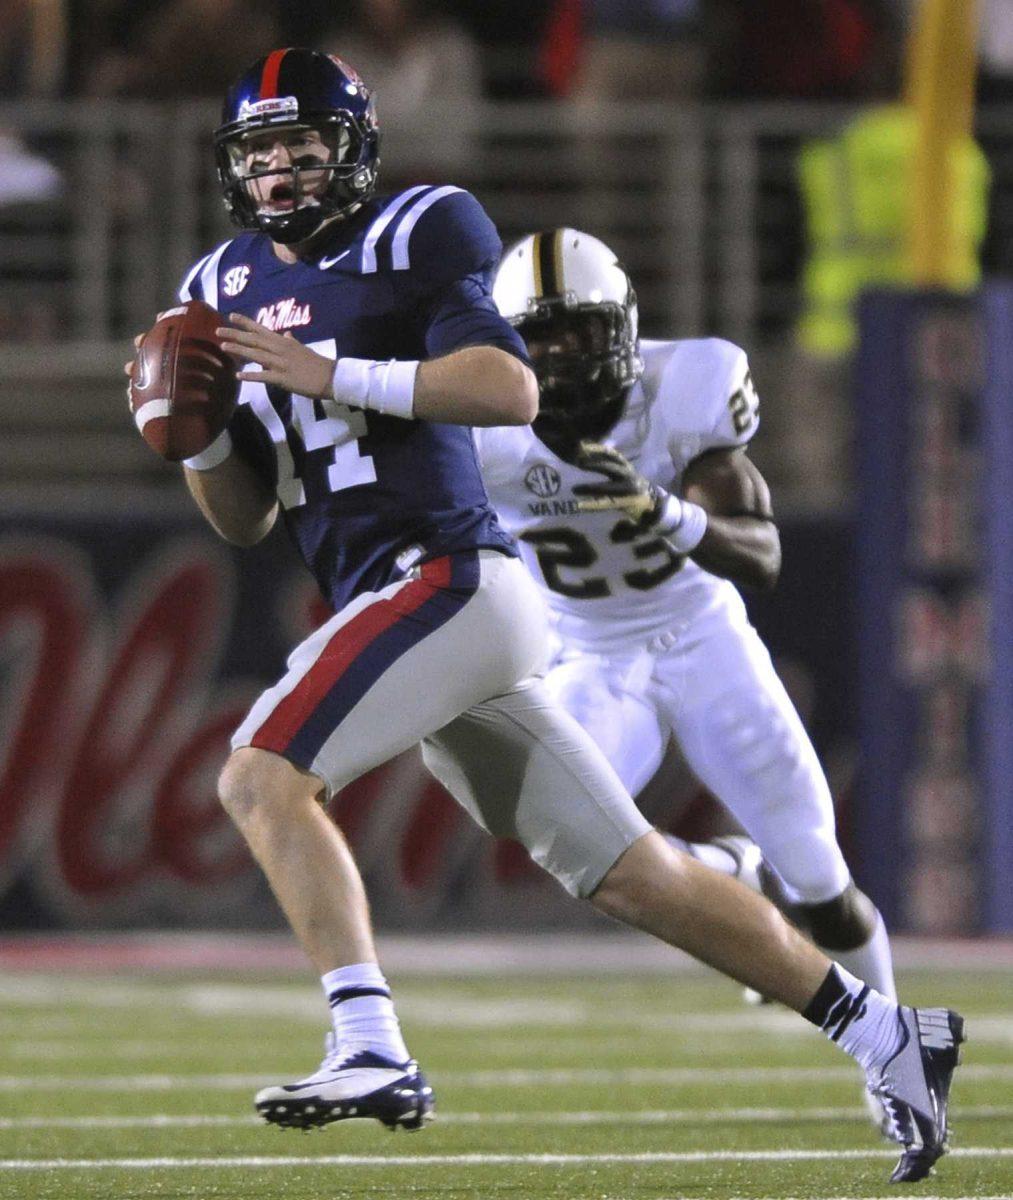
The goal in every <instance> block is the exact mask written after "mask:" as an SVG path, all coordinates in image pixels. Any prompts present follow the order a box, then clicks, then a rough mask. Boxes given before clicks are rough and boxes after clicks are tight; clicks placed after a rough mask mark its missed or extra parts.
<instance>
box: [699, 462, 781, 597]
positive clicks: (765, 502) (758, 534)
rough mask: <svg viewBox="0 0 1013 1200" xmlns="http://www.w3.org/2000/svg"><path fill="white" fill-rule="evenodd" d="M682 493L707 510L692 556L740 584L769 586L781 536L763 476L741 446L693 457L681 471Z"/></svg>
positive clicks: (777, 562)
mask: <svg viewBox="0 0 1013 1200" xmlns="http://www.w3.org/2000/svg"><path fill="white" fill-rule="evenodd" d="M682 495H683V498H684V499H686V500H689V501H690V502H691V503H694V504H699V505H700V507H701V508H702V509H704V510H705V511H706V512H707V514H708V517H707V529H706V532H705V533H704V535H703V537H702V538H701V540H700V543H699V545H698V546H697V547H696V549H695V550H694V551H693V554H692V557H693V559H694V561H695V562H697V563H699V565H700V566H701V567H703V568H704V570H706V571H710V572H711V574H712V575H720V576H721V577H722V578H724V579H730V580H732V582H733V583H737V584H742V585H743V586H745V587H753V588H762V589H770V588H772V587H774V585H775V584H776V583H777V579H778V575H779V574H780V571H781V539H780V536H779V534H778V531H777V526H776V525H775V524H774V513H773V509H772V507H771V503H770V489H769V487H768V486H767V481H766V480H765V479H764V478H763V476H762V475H761V474H760V472H759V470H758V469H757V467H756V465H755V463H753V461H752V460H751V459H750V458H749V457H748V455H747V454H746V452H745V449H744V448H743V447H740V446H736V447H734V448H731V449H728V450H712V451H709V452H708V453H707V454H702V455H700V457H699V458H696V459H694V460H693V462H691V463H690V464H689V466H688V467H687V468H686V471H685V473H684V474H683V479H682Z"/></svg>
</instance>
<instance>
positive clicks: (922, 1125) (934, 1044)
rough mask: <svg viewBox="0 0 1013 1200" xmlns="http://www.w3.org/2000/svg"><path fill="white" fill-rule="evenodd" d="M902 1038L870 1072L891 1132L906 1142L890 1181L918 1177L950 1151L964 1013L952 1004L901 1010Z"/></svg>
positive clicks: (914, 1180) (870, 1081) (870, 1082)
mask: <svg viewBox="0 0 1013 1200" xmlns="http://www.w3.org/2000/svg"><path fill="white" fill-rule="evenodd" d="M897 1011H898V1019H899V1021H900V1023H901V1031H902V1041H901V1045H900V1048H899V1049H898V1050H897V1052H896V1053H895V1054H894V1055H893V1057H892V1058H891V1059H890V1060H889V1061H888V1062H887V1063H886V1064H885V1065H884V1066H883V1067H880V1068H873V1069H872V1070H870V1071H869V1072H868V1073H867V1085H868V1089H869V1091H870V1092H871V1093H872V1095H873V1096H875V1097H877V1098H878V1099H879V1100H880V1101H881V1103H882V1105H883V1110H884V1113H885V1116H886V1120H887V1130H886V1132H887V1134H888V1136H889V1137H890V1138H891V1139H892V1140H893V1141H895V1142H898V1143H899V1144H900V1145H901V1146H903V1151H902V1153H901V1156H900V1159H899V1160H898V1162H897V1165H896V1167H894V1169H893V1174H892V1175H891V1176H890V1182H891V1183H917V1182H918V1180H919V1179H924V1178H925V1176H926V1175H928V1174H929V1172H930V1171H931V1170H932V1167H933V1165H934V1163H935V1162H936V1160H937V1159H938V1158H940V1157H941V1156H942V1155H944V1154H945V1153H946V1150H947V1146H946V1105H947V1101H948V1099H949V1094H950V1081H951V1080H952V1078H953V1072H954V1071H955V1070H956V1067H957V1064H958V1063H959V1062H960V1045H961V1043H962V1042H963V1041H964V1018H963V1017H962V1016H960V1014H959V1013H955V1012H951V1011H950V1010H949V1009H947V1008H906V1007H903V1006H902V1007H901V1008H899V1009H898V1010H897Z"/></svg>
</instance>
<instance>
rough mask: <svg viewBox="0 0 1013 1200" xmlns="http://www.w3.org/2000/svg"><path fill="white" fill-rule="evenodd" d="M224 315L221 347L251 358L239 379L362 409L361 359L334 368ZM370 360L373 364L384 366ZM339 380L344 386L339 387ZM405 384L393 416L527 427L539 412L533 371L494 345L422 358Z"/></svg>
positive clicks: (293, 343) (292, 342)
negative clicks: (404, 396)
mask: <svg viewBox="0 0 1013 1200" xmlns="http://www.w3.org/2000/svg"><path fill="white" fill-rule="evenodd" d="M230 321H231V325H230V326H227V327H223V328H222V329H220V330H219V331H218V332H219V336H220V337H221V339H222V341H221V344H222V349H223V350H225V351H226V352H227V353H229V354H231V355H233V356H234V357H235V358H238V359H241V360H243V361H244V362H246V363H249V364H251V365H250V366H247V367H244V368H243V370H242V371H240V372H239V378H240V379H242V380H247V381H250V382H259V383H265V384H273V385H274V386H276V387H281V388H284V389H285V390H286V391H289V392H295V393H297V394H298V395H302V396H311V397H314V398H320V399H333V400H337V401H338V402H339V403H345V404H350V405H352V406H353V407H363V404H362V403H359V402H360V401H361V400H364V399H365V397H363V396H360V395H359V394H357V393H356V392H355V391H354V390H352V389H353V388H354V387H357V386H358V381H359V379H367V378H368V374H367V368H366V367H365V365H364V366H363V369H362V370H356V369H355V368H352V367H351V366H348V367H345V368H344V369H343V366H342V363H339V364H338V368H337V369H336V365H335V363H334V361H333V360H332V359H329V358H326V357H325V356H324V355H322V354H318V353H317V352H316V351H315V350H311V349H310V348H309V347H308V346H304V345H303V344H302V343H301V342H298V341H297V340H296V339H295V338H293V337H288V336H285V335H284V334H279V333H275V332H273V331H272V330H270V329H268V328H266V326H264V325H259V324H258V323H257V322H256V321H253V320H251V319H250V318H249V317H247V316H244V315H243V314H241V313H233V314H232V315H231V317H230ZM349 361H352V362H355V363H361V364H365V360H342V362H343V363H348V362H349ZM410 365H411V364H408V363H401V364H398V366H400V367H408V366H410ZM370 366H371V367H375V368H377V369H378V370H379V369H382V368H385V367H386V366H387V364H370ZM345 379H347V380H348V385H346V386H343V381H344V380H345ZM366 386H367V387H368V386H369V385H368V384H367V385H366ZM406 386H408V384H407V382H406ZM410 386H411V394H410V397H409V399H410V402H411V409H410V413H409V412H403V411H398V412H396V415H399V416H408V415H411V416H413V417H414V418H416V419H417V420H424V421H440V422H444V423H446V424H450V425H483V426H484V425H527V424H529V423H530V422H531V421H533V420H534V418H535V415H536V413H537V411H538V384H537V382H536V380H535V376H534V372H532V371H531V369H530V368H529V367H528V366H526V365H525V364H524V363H523V362H521V361H520V359H519V358H516V357H515V356H514V355H512V354H508V353H507V352H506V351H505V350H500V349H499V348H498V347H496V346H468V347H465V348H464V349H462V350H456V351H454V352H453V353H451V354H446V355H443V356H442V357H440V358H433V359H427V360H426V361H424V362H421V363H419V364H418V369H417V371H416V372H415V374H414V380H413V381H411V384H410ZM367 406H369V407H372V405H367ZM381 411H388V412H392V411H395V410H393V409H386V410H381Z"/></svg>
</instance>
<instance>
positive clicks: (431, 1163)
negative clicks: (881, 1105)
mask: <svg viewBox="0 0 1013 1200" xmlns="http://www.w3.org/2000/svg"><path fill="white" fill-rule="evenodd" d="M950 1155H951V1157H953V1158H1013V1146H960V1147H958V1148H957V1149H956V1150H951V1151H950ZM896 1156H897V1151H896V1149H894V1150H879V1149H876V1150H684V1151H679V1150H671V1151H657V1152H653V1153H652V1152H647V1151H645V1152H642V1153H639V1154H419V1155H412V1154H399V1155H385V1154H322V1155H320V1156H319V1157H317V1156H311V1155H235V1156H225V1155H223V1156H221V1157H214V1158H172V1157H162V1158H3V1159H0V1170H7V1171H54V1170H69V1171H87V1170H107V1169H117V1170H123V1171H150V1170H158V1169H162V1168H173V1167H184V1168H201V1167H209V1168H212V1169H216V1170H219V1169H221V1168H222V1167H242V1168H245V1167H376V1168H381V1169H383V1170H386V1169H388V1168H390V1167H455V1166H460V1167H481V1166H543V1167H550V1166H588V1165H591V1164H595V1163H601V1164H605V1163H642V1164H643V1163H706V1162H795V1161H797V1162H826V1161H831V1160H841V1159H863V1158H889V1159H893V1158H896Z"/></svg>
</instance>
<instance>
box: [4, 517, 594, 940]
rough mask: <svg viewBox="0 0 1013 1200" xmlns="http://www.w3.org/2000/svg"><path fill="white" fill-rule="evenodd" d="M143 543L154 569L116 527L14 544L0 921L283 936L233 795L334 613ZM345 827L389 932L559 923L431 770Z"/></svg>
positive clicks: (8, 577)
mask: <svg viewBox="0 0 1013 1200" xmlns="http://www.w3.org/2000/svg"><path fill="white" fill-rule="evenodd" d="M42 524H46V522H42ZM177 529H178V524H177ZM134 540H135V542H136V544H137V546H138V547H140V546H143V547H144V549H143V551H141V552H139V553H135V552H134V546H133V545H132V544H130V545H128V544H127V543H126V542H125V541H124V531H123V530H122V529H118V528H115V527H114V526H113V525H111V524H110V525H103V524H102V523H101V522H100V523H99V524H98V525H97V526H95V525H86V526H85V528H84V529H83V530H78V531H77V532H76V533H74V534H68V533H66V532H64V533H62V534H61V533H57V532H55V531H53V530H49V531H47V532H45V533H40V532H39V531H32V532H31V534H30V535H28V534H27V533H20V534H13V535H8V536H7V537H5V538H3V539H2V540H0V664H2V666H0V738H2V740H0V914H3V916H4V917H5V919H6V921H7V924H8V925H9V926H10V925H14V926H16V925H18V924H19V923H22V924H38V923H40V922H45V923H75V924H77V923H96V924H99V923H101V924H110V923H111V924H122V925H138V924H150V923H156V922H166V923H168V922H173V923H177V924H178V923H185V924H191V923H192V924H220V923H223V922H224V923H230V922H235V923H241V924H243V925H244V926H250V925H257V924H274V923H277V922H278V920H279V917H278V914H277V910H276V908H275V906H274V903H273V901H272V900H271V899H270V897H269V895H268V893H267V890H266V886H265V885H264V883H263V881H262V878H261V875H260V872H259V870H257V868H256V867H255V866H254V864H253V863H252V861H251V859H250V857H249V855H248V853H247V851H246V849H245V847H244V846H243V845H242V843H241V840H240V839H239V837H238V835H237V834H236V833H235V831H234V830H233V828H232V826H231V824H230V822H229V821H228V819H227V817H226V816H225V814H224V813H223V812H222V810H221V808H220V806H219V805H218V802H217V800H216V797H215V780H216V778H217V774H218V771H219V770H220V768H221V765H222V763H223V762H224V760H225V758H226V756H227V754H228V739H229V736H230V734H231V732H232V730H233V729H234V728H235V727H236V725H238V724H239V721H240V720H241V718H242V717H243V715H244V714H245V712H246V710H247V708H248V706H249V704H250V702H251V701H252V700H253V698H254V697H255V696H256V695H257V694H258V692H259V691H260V690H261V688H262V687H263V686H264V684H266V683H268V682H270V681H271V680H272V679H273V678H274V676H275V675H276V674H277V673H278V672H279V671H280V670H281V667H282V664H283V662H284V654H285V651H286V649H288V648H290V647H291V645H292V644H294V643H295V642H296V641H297V640H298V639H299V638H301V637H302V636H305V634H306V633H307V632H309V630H310V628H311V627H312V623H313V621H314V619H315V618H316V619H319V618H321V617H323V616H325V615H326V614H325V613H323V612H322V610H320V609H317V611H316V612H314V605H313V604H312V603H311V598H312V597H314V596H315V594H316V593H315V589H313V587H312V585H311V584H309V583H308V581H307V579H306V576H305V574H304V573H303V572H302V571H301V568H299V567H298V566H295V565H294V564H281V565H280V566H279V564H275V566H276V567H277V568H278V569H276V570H268V571H267V572H266V576H265V574H263V573H262V572H263V563H258V564H256V568H257V569H254V564H251V566H250V569H246V567H245V562H244V556H243V555H236V554H233V553H232V552H230V551H229V549H228V548H227V547H224V546H222V545H221V544H220V543H218V542H216V541H215V540H214V539H213V538H210V537H205V536H203V535H202V534H199V533H196V532H195V533H194V534H193V535H187V536H182V537H181V536H180V535H179V534H178V532H176V533H174V532H172V529H171V528H167V529H163V530H152V529H151V528H147V529H143V528H142V529H140V530H138V531H135V534H134ZM258 553H260V552H259V551H258ZM260 557H261V558H262V559H263V558H265V557H267V558H270V555H269V554H268V555H265V554H263V553H260ZM293 568H294V569H293ZM251 598H252V601H253V602H252V603H251ZM334 811H335V815H336V817H337V819H338V820H339V822H340V823H341V824H342V826H343V827H344V828H345V830H346V833H347V835H348V837H349V839H350V841H351V842H352V844H353V846H354V847H355V849H356V853H357V856H358V857H359V859H360V862H361V864H362V866H363V870H364V873H365V874H366V875H367V877H368V879H369V883H370V888H371V893H372V897H373V901H374V907H375V908H376V910H377V915H378V918H380V919H388V920H389V921H390V922H391V923H393V924H401V925H420V924H427V923H439V922H440V921H441V920H446V919H447V918H448V914H449V915H450V916H454V915H457V916H459V915H460V914H459V912H454V911H452V910H454V909H455V906H457V907H459V906H460V905H461V904H463V905H464V907H465V909H466V910H467V912H468V916H469V917H470V919H472V920H475V921H478V922H481V921H482V920H483V914H485V915H487V916H490V917H491V918H495V919H498V917H499V915H500V914H501V910H502V905H503V901H504V899H505V894H504V893H508V894H509V896H510V903H511V905H512V906H513V910H514V911H516V907H517V904H518V902H521V906H522V907H524V903H525V902H524V894H526V893H530V896H529V899H528V903H529V904H530V905H531V907H532V913H534V912H535V911H544V910H545V908H546V905H548V908H549V910H550V911H551V909H552V905H553V900H554V896H553V893H554V889H553V887H552V885H551V884H550V883H548V881H547V880H545V881H543V879H542V878H541V876H540V874H539V873H537V872H535V869H534V868H533V867H531V866H530V864H529V863H528V862H527V859H526V856H524V855H523V854H521V853H520V852H519V851H518V849H517V848H516V847H513V846H511V845H507V844H502V845H500V846H496V845H495V844H494V843H493V842H492V841H491V840H490V839H488V838H486V837H485V836H484V835H482V834H481V833H480V832H479V831H478V830H477V829H475V828H474V827H473V826H472V825H471V823H470V821H469V820H468V819H467V818H466V817H465V816H464V814H463V813H461V812H460V810H459V809H458V808H457V806H456V805H455V804H454V802H453V801H452V800H451V799H450V798H449V797H448V796H447V795H446V793H445V792H443V790H442V788H440V787H439V785H437V784H436V783H435V781H433V780H432V779H431V778H430V777H429V776H428V775H427V774H426V773H425V771H424V769H423V768H422V766H421V763H420V761H419V759H418V756H417V755H415V754H410V755H404V756H402V757H401V758H400V759H397V760H395V761H394V762H393V763H391V764H389V765H388V766H386V767H384V768H381V769H378V770H377V771H374V772H372V773H371V774H370V775H368V776H367V777H366V778H364V779H363V780H361V781H359V782H358V783H357V784H356V785H353V786H352V787H350V788H348V789H346V790H345V792H343V793H342V794H341V795H340V796H339V797H338V798H337V800H336V801H335V805H334ZM564 906H565V901H561V902H560V911H561V913H562V912H563V910H564ZM571 915H572V914H571ZM563 919H567V917H566V916H564V917H563Z"/></svg>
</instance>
